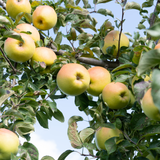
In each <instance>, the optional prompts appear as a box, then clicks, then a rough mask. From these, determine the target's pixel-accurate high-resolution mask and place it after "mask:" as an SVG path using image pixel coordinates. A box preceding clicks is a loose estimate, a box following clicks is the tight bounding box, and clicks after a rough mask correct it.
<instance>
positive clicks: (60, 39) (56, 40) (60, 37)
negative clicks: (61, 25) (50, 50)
mask: <svg viewBox="0 0 160 160" xmlns="http://www.w3.org/2000/svg"><path fill="white" fill-rule="evenodd" d="M54 42H55V43H56V44H61V42H62V32H58V33H57V36H56V38H55V40H54Z"/></svg>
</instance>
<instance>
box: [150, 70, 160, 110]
mask: <svg viewBox="0 0 160 160" xmlns="http://www.w3.org/2000/svg"><path fill="white" fill-rule="evenodd" d="M159 82H160V71H159V70H158V69H154V70H153V72H152V81H151V88H152V90H151V94H152V97H153V102H154V104H155V106H156V107H157V108H158V109H159V110H160V83H159Z"/></svg>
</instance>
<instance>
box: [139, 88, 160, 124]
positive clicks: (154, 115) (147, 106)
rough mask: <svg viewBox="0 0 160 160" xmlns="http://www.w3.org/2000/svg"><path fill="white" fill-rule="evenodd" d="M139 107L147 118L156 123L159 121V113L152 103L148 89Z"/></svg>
mask: <svg viewBox="0 0 160 160" xmlns="http://www.w3.org/2000/svg"><path fill="white" fill-rule="evenodd" d="M141 107H142V110H143V111H144V114H145V115H146V116H147V117H149V118H150V119H153V120H156V121H160V111H159V110H158V108H157V107H156V106H155V104H154V102H153V98H152V95H151V88H149V89H148V90H147V92H146V93H145V94H144V96H143V98H142V101H141Z"/></svg>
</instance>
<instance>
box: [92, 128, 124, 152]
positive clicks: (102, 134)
mask: <svg viewBox="0 0 160 160" xmlns="http://www.w3.org/2000/svg"><path fill="white" fill-rule="evenodd" d="M112 137H123V135H122V132H121V131H120V130H119V129H117V128H115V129H112V128H107V127H100V128H98V130H97V131H96V133H95V143H96V146H97V148H98V149H99V150H102V149H104V150H106V148H105V141H106V140H108V139H110V138H112Z"/></svg>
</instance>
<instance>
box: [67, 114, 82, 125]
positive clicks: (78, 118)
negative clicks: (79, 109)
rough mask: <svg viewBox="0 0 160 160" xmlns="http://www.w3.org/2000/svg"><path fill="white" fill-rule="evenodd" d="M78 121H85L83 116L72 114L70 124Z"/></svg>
mask: <svg viewBox="0 0 160 160" xmlns="http://www.w3.org/2000/svg"><path fill="white" fill-rule="evenodd" d="M78 121H83V118H82V117H80V116H72V117H71V118H70V119H69V120H68V125H70V124H72V123H73V122H78Z"/></svg>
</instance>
